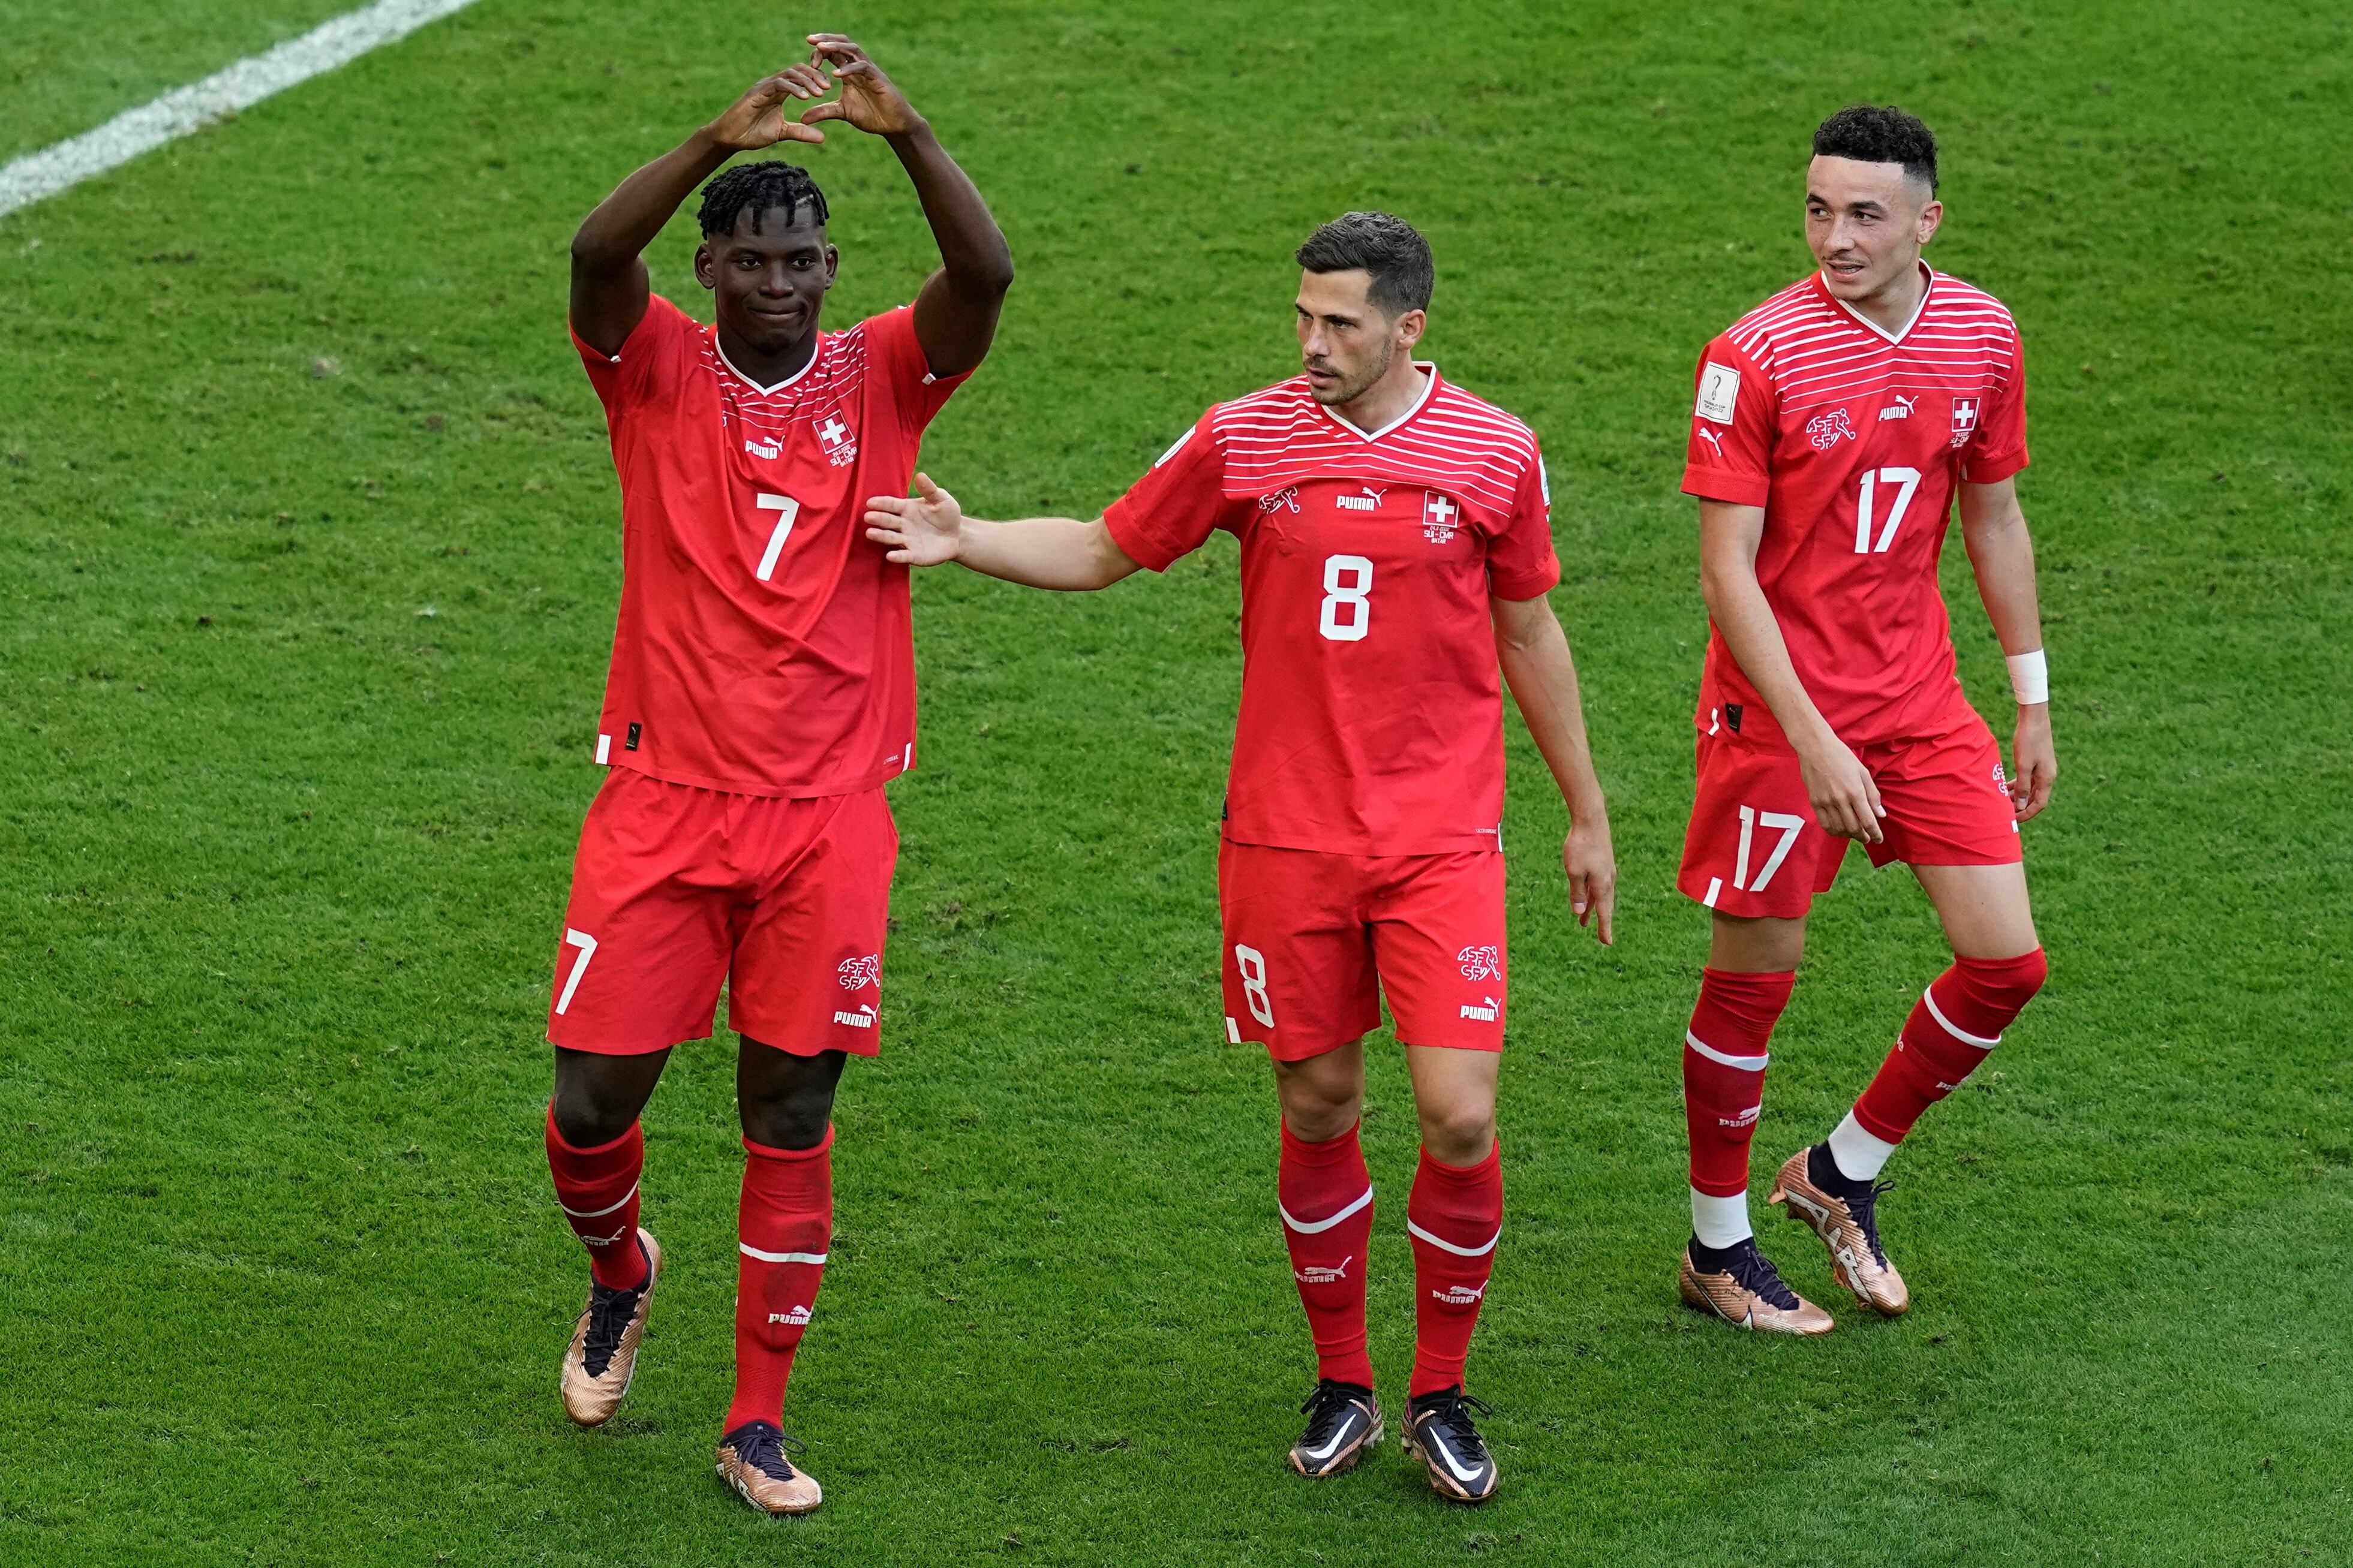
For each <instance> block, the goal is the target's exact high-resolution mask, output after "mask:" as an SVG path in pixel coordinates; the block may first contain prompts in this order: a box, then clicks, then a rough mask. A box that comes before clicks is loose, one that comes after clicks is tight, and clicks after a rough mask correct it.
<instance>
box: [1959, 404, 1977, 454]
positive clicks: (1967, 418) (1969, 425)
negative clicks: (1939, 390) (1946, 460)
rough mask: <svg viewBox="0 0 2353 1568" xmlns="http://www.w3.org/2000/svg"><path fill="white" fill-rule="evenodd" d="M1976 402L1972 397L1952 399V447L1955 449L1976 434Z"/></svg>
mask: <svg viewBox="0 0 2353 1568" xmlns="http://www.w3.org/2000/svg"><path fill="white" fill-rule="evenodd" d="M1977 427H1978V400H1977V399H1976V398H1974V397H1956V398H1954V399H1953V445H1954V446H1956V447H1957V446H1959V445H1961V444H1962V443H1963V442H1965V441H1967V440H1968V438H1969V437H1971V436H1973V435H1975V434H1976V433H1977Z"/></svg>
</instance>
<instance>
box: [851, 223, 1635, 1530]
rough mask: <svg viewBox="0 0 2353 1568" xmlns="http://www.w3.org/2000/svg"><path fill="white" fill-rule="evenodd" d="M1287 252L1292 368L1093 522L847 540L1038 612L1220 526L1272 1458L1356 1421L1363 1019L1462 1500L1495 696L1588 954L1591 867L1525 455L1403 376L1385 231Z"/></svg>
mask: <svg viewBox="0 0 2353 1568" xmlns="http://www.w3.org/2000/svg"><path fill="white" fill-rule="evenodd" d="M1298 260H1299V263H1300V265H1301V268H1302V276H1301V280H1300V289H1299V294H1298V297H1297V300H1296V315H1297V321H1298V331H1299V342H1300V349H1301V358H1302V362H1303V364H1302V372H1303V373H1302V374H1300V375H1298V376H1295V377H1293V379H1291V380H1289V381H1285V382H1282V383H1281V384H1277V385H1274V386H1270V387H1267V388H1264V389H1263V390H1261V391H1259V392H1254V393H1251V394H1250V395H1247V396H1244V397H1239V398H1236V399H1234V400H1233V401H1232V402H1229V403H1222V404H1219V405H1217V406H1216V407H1214V408H1211V409H1210V410H1209V411H1208V413H1207V414H1205V415H1203V416H1201V418H1200V419H1199V420H1198V422H1197V423H1196V424H1195V425H1194V426H1193V427H1192V428H1191V429H1189V430H1188V431H1187V432H1186V433H1185V434H1184V435H1183V436H1181V437H1178V438H1177V440H1176V444H1175V445H1173V446H1171V447H1169V448H1168V449H1167V451H1166V452H1165V453H1163V454H1162V456H1161V458H1160V460H1159V461H1158V462H1156V463H1155V464H1154V465H1153V467H1152V469H1151V471H1150V472H1148V473H1146V474H1145V476H1144V477H1143V478H1142V479H1138V480H1137V481H1136V482H1135V484H1134V487H1133V488H1131V489H1129V490H1128V492H1127V493H1126V494H1125V495H1124V496H1123V497H1121V498H1120V499H1119V500H1116V501H1114V502H1113V504H1112V505H1111V507H1110V509H1109V510H1107V511H1105V512H1104V514H1103V517H1101V518H1100V519H1098V520H1096V521H1092V522H1084V521H1078V520H1076V519H1071V518H1031V519H1028V520H1026V521H1017V522H984V521H980V520H978V519H971V518H965V516H964V515H963V513H962V510H961V509H960V508H959V507H958V506H957V505H956V503H955V498H953V497H951V496H949V495H947V494H946V493H945V492H944V491H942V490H940V489H937V488H936V487H934V486H933V485H932V484H931V483H930V481H929V480H928V479H925V478H923V477H922V476H918V479H917V482H918V485H919V486H920V487H921V489H922V495H921V497H920V499H917V500H905V499H902V498H900V497H896V496H880V497H877V498H876V499H875V500H874V502H873V510H871V512H870V513H869V514H868V521H869V522H870V523H871V524H872V525H873V537H874V538H875V539H876V540H877V541H879V542H882V543H885V544H888V545H890V546H891V547H892V556H891V558H892V560H893V561H903V562H906V563H909V564H913V565H934V564H938V563H942V562H945V561H960V562H962V563H964V564H965V565H966V566H968V567H971V568H972V569H974V570H976V571H979V572H983V573H987V574H990V575H993V576H997V577H1002V578H1006V579H1008V580H1010V581H1013V582H1018V583H1026V584H1031V585H1033V586H1038V587H1045V588H1102V587H1106V586H1108V585H1109V584H1113V583H1114V582H1117V581H1119V580H1120V579H1121V578H1123V577H1125V576H1126V575H1128V574H1131V573H1133V572H1134V571H1136V570H1137V569H1138V568H1139V567H1148V568H1150V569H1151V570H1153V571H1155V572H1162V571H1166V569H1167V568H1168V567H1169V566H1170V565H1171V564H1173V563H1175V562H1176V560H1177V558H1178V557H1180V556H1182V555H1184V554H1186V553H1187V552H1190V551H1192V550H1194V549H1196V548H1198V547H1199V546H1200V545H1201V544H1202V543H1204V542H1206V541H1207V540H1208V537H1209V535H1210V534H1211V533H1212V532H1215V531H1225V532H1228V533H1230V534H1232V535H1233V536H1234V538H1235V539H1236V540H1237V541H1238V542H1239V543H1240V553H1241V641H1242V695H1241V712H1240V718H1239V719H1238V721H1236V724H1235V728H1234V753H1233V765H1232V772H1231V773H1230V775H1229V785H1228V792H1227V796H1226V805H1225V811H1224V814H1223V815H1224V823H1223V832H1222V837H1223V840H1224V842H1223V843H1222V844H1221V845H1220V847H1219V855H1218V890H1219V908H1220V911H1221V915H1222V923H1223V926H1224V941H1223V943H1222V946H1223V950H1224V951H1223V958H1222V969H1223V973H1224V994H1225V1009H1224V1011H1225V1018H1224V1035H1225V1037H1226V1039H1227V1040H1228V1041H1229V1042H1231V1043H1233V1044H1236V1045H1240V1044H1241V1043H1243V1042H1245V1041H1249V1042H1254V1043H1259V1044H1262V1045H1263V1046H1264V1047H1266V1050H1267V1052H1268V1054H1269V1055H1270V1056H1271V1058H1273V1062H1274V1069H1275V1076H1276V1085H1277V1090H1278V1095H1279V1098H1280V1100H1281V1102H1282V1137H1281V1145H1280V1148H1281V1152H1280V1156H1279V1160H1278V1163H1277V1173H1276V1206H1277V1209H1278V1212H1279V1213H1280V1215H1281V1216H1282V1226H1283V1233H1284V1237H1285V1239H1286V1241H1287V1242H1288V1244H1289V1247H1290V1251H1291V1259H1292V1268H1293V1277H1294V1279H1296V1281H1297V1284H1298V1287H1299V1294H1300V1300H1301V1303H1302V1305H1303V1307H1304V1309H1305V1311H1306V1315H1307V1320H1308V1324H1309V1328H1310V1330H1311V1332H1312V1334H1313V1337H1314V1343H1315V1350H1316V1359H1317V1367H1318V1376H1317V1383H1316V1385H1315V1388H1314V1392H1313V1393H1312V1394H1310V1395H1309V1396H1308V1400H1307V1403H1306V1405H1303V1407H1302V1408H1303V1410H1304V1411H1305V1412H1306V1414H1307V1416H1308V1422H1307V1428H1306V1431H1305V1432H1304V1433H1303V1435H1302V1436H1301V1437H1300V1438H1299V1440H1298V1442H1297V1443H1296V1444H1295V1445H1294V1446H1293V1448H1292V1451H1291V1463H1292V1466H1293V1468H1294V1469H1296V1470H1297V1471H1298V1472H1299V1473H1300V1474H1301V1475H1303V1476H1307V1477H1310V1478H1321V1477H1325V1476H1331V1475H1335V1474H1337V1473H1339V1472H1340V1471H1343V1470H1345V1469H1347V1468H1350V1467H1352V1466H1354V1465H1355V1464H1356V1462H1357V1460H1358V1459H1359V1458H1360V1457H1361V1456H1362V1455H1363V1454H1365V1453H1366V1451H1367V1450H1368V1449H1369V1448H1370V1447H1372V1446H1373V1445H1374V1444H1375V1443H1376V1442H1377V1440H1378V1439H1379V1437H1380V1436H1381V1433H1382V1430H1383V1419H1382V1415H1381V1411H1380V1406H1379V1404H1378V1403H1377V1399H1376V1398H1375V1395H1374V1390H1373V1384H1374V1378H1373V1365H1372V1362H1371V1360H1370V1359H1369V1357H1368V1354H1367V1351H1366V1327H1365V1266H1366V1257H1365V1254H1366V1243H1367V1242H1368V1240H1369V1238H1370V1237H1371V1234H1372V1226H1373V1207H1372V1200H1373V1194H1372V1181H1371V1177H1370V1175H1369V1174H1368V1173H1367V1171H1366V1164H1365V1161H1364V1156H1363V1153H1362V1152H1361V1150H1360V1149H1359V1147H1358V1144H1357V1136H1356V1124H1357V1118H1358V1112H1359V1109H1360V1107H1361V1105H1362V1102H1363V1098H1364V1091H1365V1079H1364V1056H1363V1047H1362V1044H1361V1042H1362V1039H1363V1037H1364V1036H1365V1035H1366V1034H1367V1033H1368V1032H1369V1031H1371V1030H1372V1029H1374V1028H1375V1027H1377V1026H1378V1025H1379V1023H1380V1021H1381V1003H1382V1000H1383V999H1384V997H1386V999H1387V1001H1388V1009H1389V1012H1390V1014H1391V1016H1393V1017H1394V1018H1395V1020H1396V1025H1397V1036H1398V1040H1399V1042H1400V1043H1401V1044H1402V1045H1403V1046H1404V1047H1405V1049H1406V1057H1407V1063H1408V1067H1409V1071H1410V1073H1411V1075H1412V1079H1413V1085H1414V1095H1415V1100H1416V1102H1417V1105H1418V1109H1419V1113H1420V1121H1421V1132H1422V1151H1421V1161H1420V1166H1419V1173H1418V1174H1417V1175H1416V1177H1415V1180H1414V1184H1413V1189H1412V1194H1411V1196H1410V1197H1409V1200H1408V1203H1407V1208H1406V1217H1407V1227H1406V1228H1407V1231H1408V1233H1409V1235H1410V1236H1411V1237H1412V1240H1413V1252H1414V1266H1415V1267H1414V1272H1415V1297H1416V1300H1417V1302H1418V1310H1417V1313H1416V1329H1417V1331H1416V1341H1415V1355H1414V1363H1413V1370H1412V1373H1411V1376H1410V1378H1409V1384H1408V1388H1407V1396H1408V1404H1407V1416H1406V1420H1405V1422H1404V1423H1403V1429H1402V1431H1401V1433H1400V1436H1401V1438H1402V1441H1403V1444H1404V1446H1405V1447H1406V1448H1407V1450H1408V1452H1409V1453H1410V1454H1411V1455H1413V1456H1414V1457H1416V1458H1419V1460H1420V1461H1421V1462H1422V1463H1423V1464H1424V1466H1425V1467H1426V1468H1427V1469H1428V1472H1429V1475H1430V1481H1431V1484H1432V1485H1433V1486H1435V1487H1436V1488H1437V1489H1439V1490H1440V1492H1442V1493H1444V1494H1445V1495H1446V1496H1449V1497H1451V1498H1454V1499H1457V1500H1462V1501H1469V1502H1476V1501H1481V1500H1484V1499H1485V1498H1487V1497H1488V1496H1490V1495H1491V1494H1492V1493H1493V1490H1494V1489H1495V1485H1496V1477H1497V1472H1496V1468H1495V1464H1494V1459H1493V1455H1491V1454H1490V1453H1489V1452H1488V1450H1487V1448H1486V1446H1485V1444H1484V1442H1483V1441H1482V1439H1481V1437H1480V1436H1479V1432H1478V1428H1477V1426H1476V1424H1475V1423H1474V1421H1473V1420H1472V1413H1473V1412H1475V1411H1478V1410H1482V1409H1484V1408H1485V1407H1484V1406H1483V1405H1481V1404H1480V1403H1479V1401H1478V1400H1476V1399H1475V1398H1472V1397H1471V1396H1470V1395H1469V1394H1466V1393H1465V1392H1464V1387H1463V1366H1464V1362H1465V1358H1466V1356H1467V1355H1468V1353H1469V1349H1470V1342H1471V1336H1472V1328H1473V1326H1474V1325H1475V1324H1476V1322H1477V1321H1478V1315H1479V1308H1480V1305H1481V1303H1482V1301H1483V1300H1485V1297H1486V1293H1487V1288H1488V1281H1489V1274H1490V1269H1491V1268H1492V1266H1493V1261H1494V1257H1495V1249H1496V1245H1497V1242H1498V1241H1499V1239H1500V1238H1501V1236H1502V1234H1503V1203H1504V1190H1503V1176H1502V1166H1501V1149H1500V1145H1499V1144H1498V1143H1497V1142H1496V1138H1495V1089H1496V1082H1497V1067H1498V1053H1499V1052H1500V1051H1501V1049H1502V1047H1503V1041H1504V1023H1505V1016H1506V987H1505V973H1506V969H1507V963H1506V952H1507V944H1506V942H1505V940H1504V859H1503V817H1504V750H1503V717H1504V713H1503V681H1504V680H1505V679H1507V680H1508V681H1509V682H1510V685H1511V688H1512V690H1513V693H1514V696H1515V697H1516V698H1517V699H1518V701H1519V704H1520V710H1521V712H1522V713H1523V714H1524V715H1525V718H1526V720H1527V723H1528V730H1529V732H1530V734H1531V735H1532V736H1533V737H1534V739H1535V742H1536V744H1537V747H1538V749H1539V750H1541V751H1542V752H1543V753H1544V756H1545V759H1546V762H1547V763H1549V764H1550V766H1551V768H1552V771H1553V774H1554V777H1555V778H1556V781H1557V782H1558V784H1559V785H1560V788H1561V791H1562V794H1563V795H1564V797H1565V798H1566V799H1567V804H1568V806H1569V811H1570V816H1571V820H1572V826H1571V828H1570V832H1569V836H1568V840H1567V844H1566V846H1565V847H1564V849H1563V858H1564V863H1565V865H1566V868H1567V872H1568V877H1569V883H1570V897H1571V900H1572V903H1573V905H1574V907H1575V910H1576V912H1577V918H1578V919H1579V921H1588V920H1589V921H1594V922H1595V924H1596V927H1597V929H1598V932H1599V936H1600V938H1601V940H1602V941H1603V942H1608V941H1609V940H1610V934H1611V933H1610V920H1611V904H1612V898H1613V886H1614V882H1615V878H1616V868H1615V864H1614V861H1613V859H1612V858H1611V854H1610V848H1609V818H1608V815H1607V812H1606V810H1605V808H1604V805H1603V802H1602V797H1601V788H1600V784H1599V782H1598V780H1597V779H1596V778H1595V775H1594V771H1593V763H1592V758H1591V756H1590V755H1589V754H1588V750H1587V745H1586V738H1585V728H1584V720H1583V717H1582V714H1581V711H1580V704H1579V699H1578V694H1577V672H1576V666H1575V664H1574V662H1573V661H1572V660H1571V658H1570V656H1569V649H1568V643H1567V637H1565V636H1564V635H1563V633H1562V631H1561V628H1560V623H1559V621H1558V620H1557V619H1556V618H1555V617H1554V616H1553V613H1552V610H1551V607H1550V605H1548V603H1547V602H1546V597H1545V595H1546V593H1548V592H1549V591H1550V590H1551V588H1552V587H1553V586H1554V584H1556V583H1557V582H1558V581H1559V580H1560V563H1559V560H1558V558H1557V556H1556V555H1555V553H1554V551H1553V542H1552V531H1551V495H1550V492H1549V487H1548V485H1547V483H1546V478H1545V469H1544V461H1543V458H1542V457H1541V456H1540V454H1539V453H1538V451H1537V448H1536V440H1535V435H1534V434H1533V433H1532V432H1531V431H1530V430H1529V429H1528V427H1527V426H1525V425H1524V424H1522V423H1521V422H1520V421H1519V420H1518V419H1516V418H1514V417H1513V416H1511V415H1509V414H1506V413H1504V411H1503V410H1502V409H1499V408H1497V407H1495V406H1494V405H1493V404H1490V403H1487V402H1485V401H1483V400H1482V399H1480V398H1478V397H1474V396H1472V395H1471V394H1469V393H1467V392H1465V391H1463V390H1462V389H1461V388H1460V387H1457V386H1455V385H1453V384H1451V383H1450V382H1448V381H1447V380H1446V379H1445V378H1444V377H1442V376H1441V375H1440V374H1439V372H1438V369H1437V367H1436V366H1435V365H1431V364H1428V363H1418V362H1416V361H1415V360H1414V359H1413V357H1412V353H1411V351H1412V349H1413V348H1414V347H1415V345H1416V344H1417V343H1418V342H1419V340H1420V337H1421V335H1422V331H1423V328H1424V326H1425V323H1426V321H1427V319H1428V318H1427V308H1428V305H1429V301H1430V285H1431V277H1432V273H1431V264H1430V248H1429V246H1428V245H1427V243H1425V242H1424V241H1423V239H1422V237H1421V236H1420V235H1419V234H1418V233H1416V232H1415V231H1414V230H1413V228H1412V227H1411V226H1409V225H1407V224H1406V223H1404V222H1403V221H1401V220H1399V219H1398V218H1395V217H1392V216H1388V215H1387V214H1381V213H1350V214H1348V215H1346V216H1344V217H1342V218H1339V219H1335V221H1334V222H1332V223H1330V224H1327V225H1325V226H1324V227H1323V228H1322V229H1320V230H1318V231H1317V232H1316V234H1314V236H1312V237H1310V238H1309V239H1308V241H1307V243H1306V244H1305V245H1303V246H1302V247H1300V250H1299V253H1298ZM1499 668H1500V672H1501V677H1502V679H1499V674H1498V672H1499Z"/></svg>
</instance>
